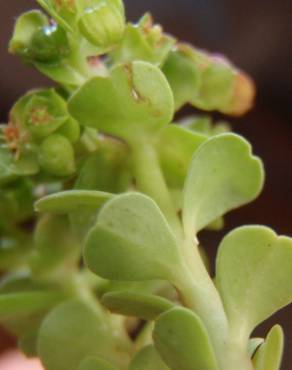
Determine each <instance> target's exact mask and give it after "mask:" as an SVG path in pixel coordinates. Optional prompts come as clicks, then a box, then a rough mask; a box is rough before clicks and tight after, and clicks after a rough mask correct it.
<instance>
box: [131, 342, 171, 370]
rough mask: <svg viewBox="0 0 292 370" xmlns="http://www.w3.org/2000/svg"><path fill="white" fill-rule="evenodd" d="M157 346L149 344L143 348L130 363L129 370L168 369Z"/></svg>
mask: <svg viewBox="0 0 292 370" xmlns="http://www.w3.org/2000/svg"><path fill="white" fill-rule="evenodd" d="M168 369H169V368H168V367H167V366H166V365H165V363H164V362H163V361H162V359H161V358H160V356H159V354H158V353H157V351H156V349H155V347H154V346H153V345H149V346H147V347H144V348H142V349H141V350H140V351H139V352H138V353H137V354H136V355H135V356H134V358H133V360H132V361H131V363H130V367H129V370H168Z"/></svg>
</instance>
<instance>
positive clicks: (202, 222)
mask: <svg viewBox="0 0 292 370" xmlns="http://www.w3.org/2000/svg"><path fill="white" fill-rule="evenodd" d="M263 177H264V176H263V167H262V162H261V161H260V160H259V159H258V158H257V157H254V156H253V155H252V154H251V147H250V144H249V143H248V142H247V141H246V140H244V139H243V138H242V137H240V136H238V135H235V134H222V135H218V136H215V137H213V138H211V139H209V140H208V141H206V142H205V143H204V144H202V145H201V147H200V148H199V150H198V151H197V152H196V153H195V154H194V156H193V159H192V161H191V165H190V168H189V173H188V176H187V179H186V183H185V187H184V200H183V204H184V205H183V221H184V229H185V233H186V235H187V236H188V237H190V238H192V237H193V234H194V233H195V232H198V231H200V230H201V229H203V228H204V227H206V226H207V225H208V224H210V223H211V222H213V221H215V220H216V219H217V218H218V217H220V216H222V215H223V214H224V213H226V212H228V211H230V210H232V209H234V208H237V207H240V206H241V205H244V204H246V203H249V202H251V201H252V200H253V199H255V198H256V197H257V196H258V194H259V193H260V191H261V189H262V186H263Z"/></svg>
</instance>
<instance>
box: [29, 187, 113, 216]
mask: <svg viewBox="0 0 292 370" xmlns="http://www.w3.org/2000/svg"><path fill="white" fill-rule="evenodd" d="M112 196H113V195H112V194H110V193H105V192H102V191H94V190H67V191H62V192H59V193H55V194H51V195H48V196H46V197H44V198H42V199H40V200H39V201H37V202H36V203H35V209H36V211H37V212H50V213H70V212H72V211H77V210H80V209H82V208H83V207H84V208H89V209H97V208H99V207H100V206H101V205H102V204H103V203H105V202H106V201H108V200H109V199H111V198H112Z"/></svg>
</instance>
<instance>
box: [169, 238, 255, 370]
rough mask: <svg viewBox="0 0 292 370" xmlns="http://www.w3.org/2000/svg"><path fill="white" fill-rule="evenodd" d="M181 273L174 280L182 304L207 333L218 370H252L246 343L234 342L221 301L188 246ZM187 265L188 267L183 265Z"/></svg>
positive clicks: (196, 253)
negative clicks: (194, 315)
mask: <svg viewBox="0 0 292 370" xmlns="http://www.w3.org/2000/svg"><path fill="white" fill-rule="evenodd" d="M186 250H188V251H189V252H188V255H187V256H185V261H184V262H185V269H184V271H182V273H181V274H180V275H179V276H176V277H175V282H176V287H177V288H178V290H179V293H180V296H181V299H182V301H183V302H184V304H185V305H186V306H187V307H189V308H190V309H192V310H193V311H194V312H196V313H197V314H198V315H199V317H200V318H201V320H202V321H203V323H204V324H205V326H206V328H207V331H208V333H209V336H210V339H211V342H212V344H213V348H214V351H215V354H216V358H217V361H218V364H219V369H220V370H221V369H222V370H234V369H236V370H252V369H253V368H252V364H251V361H250V359H249V357H248V355H247V351H246V347H247V343H246V342H243V341H238V340H234V339H235V338H236V336H234V335H232V333H231V331H230V326H229V323H228V319H227V316H226V314H225V310H224V307H223V303H222V300H221V297H220V295H219V293H218V290H217V289H216V287H215V285H214V283H213V280H212V279H211V277H210V275H209V274H208V272H207V270H206V267H205V265H204V263H203V261H202V258H201V256H200V254H199V250H198V247H197V245H191V246H190V245H188V248H185V249H184V251H186ZM187 262H188V263H187Z"/></svg>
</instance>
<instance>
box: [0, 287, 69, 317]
mask: <svg viewBox="0 0 292 370" xmlns="http://www.w3.org/2000/svg"><path fill="white" fill-rule="evenodd" d="M61 299H62V294H61V293H60V292H54V291H51V292H50V291H39V292H38V291H32V292H18V293H6V294H0V318H1V319H2V318H3V317H10V316H19V315H29V314H32V313H35V312H38V311H42V310H44V309H47V308H48V307H51V306H53V305H54V304H56V303H57V302H58V301H60V300H61Z"/></svg>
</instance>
